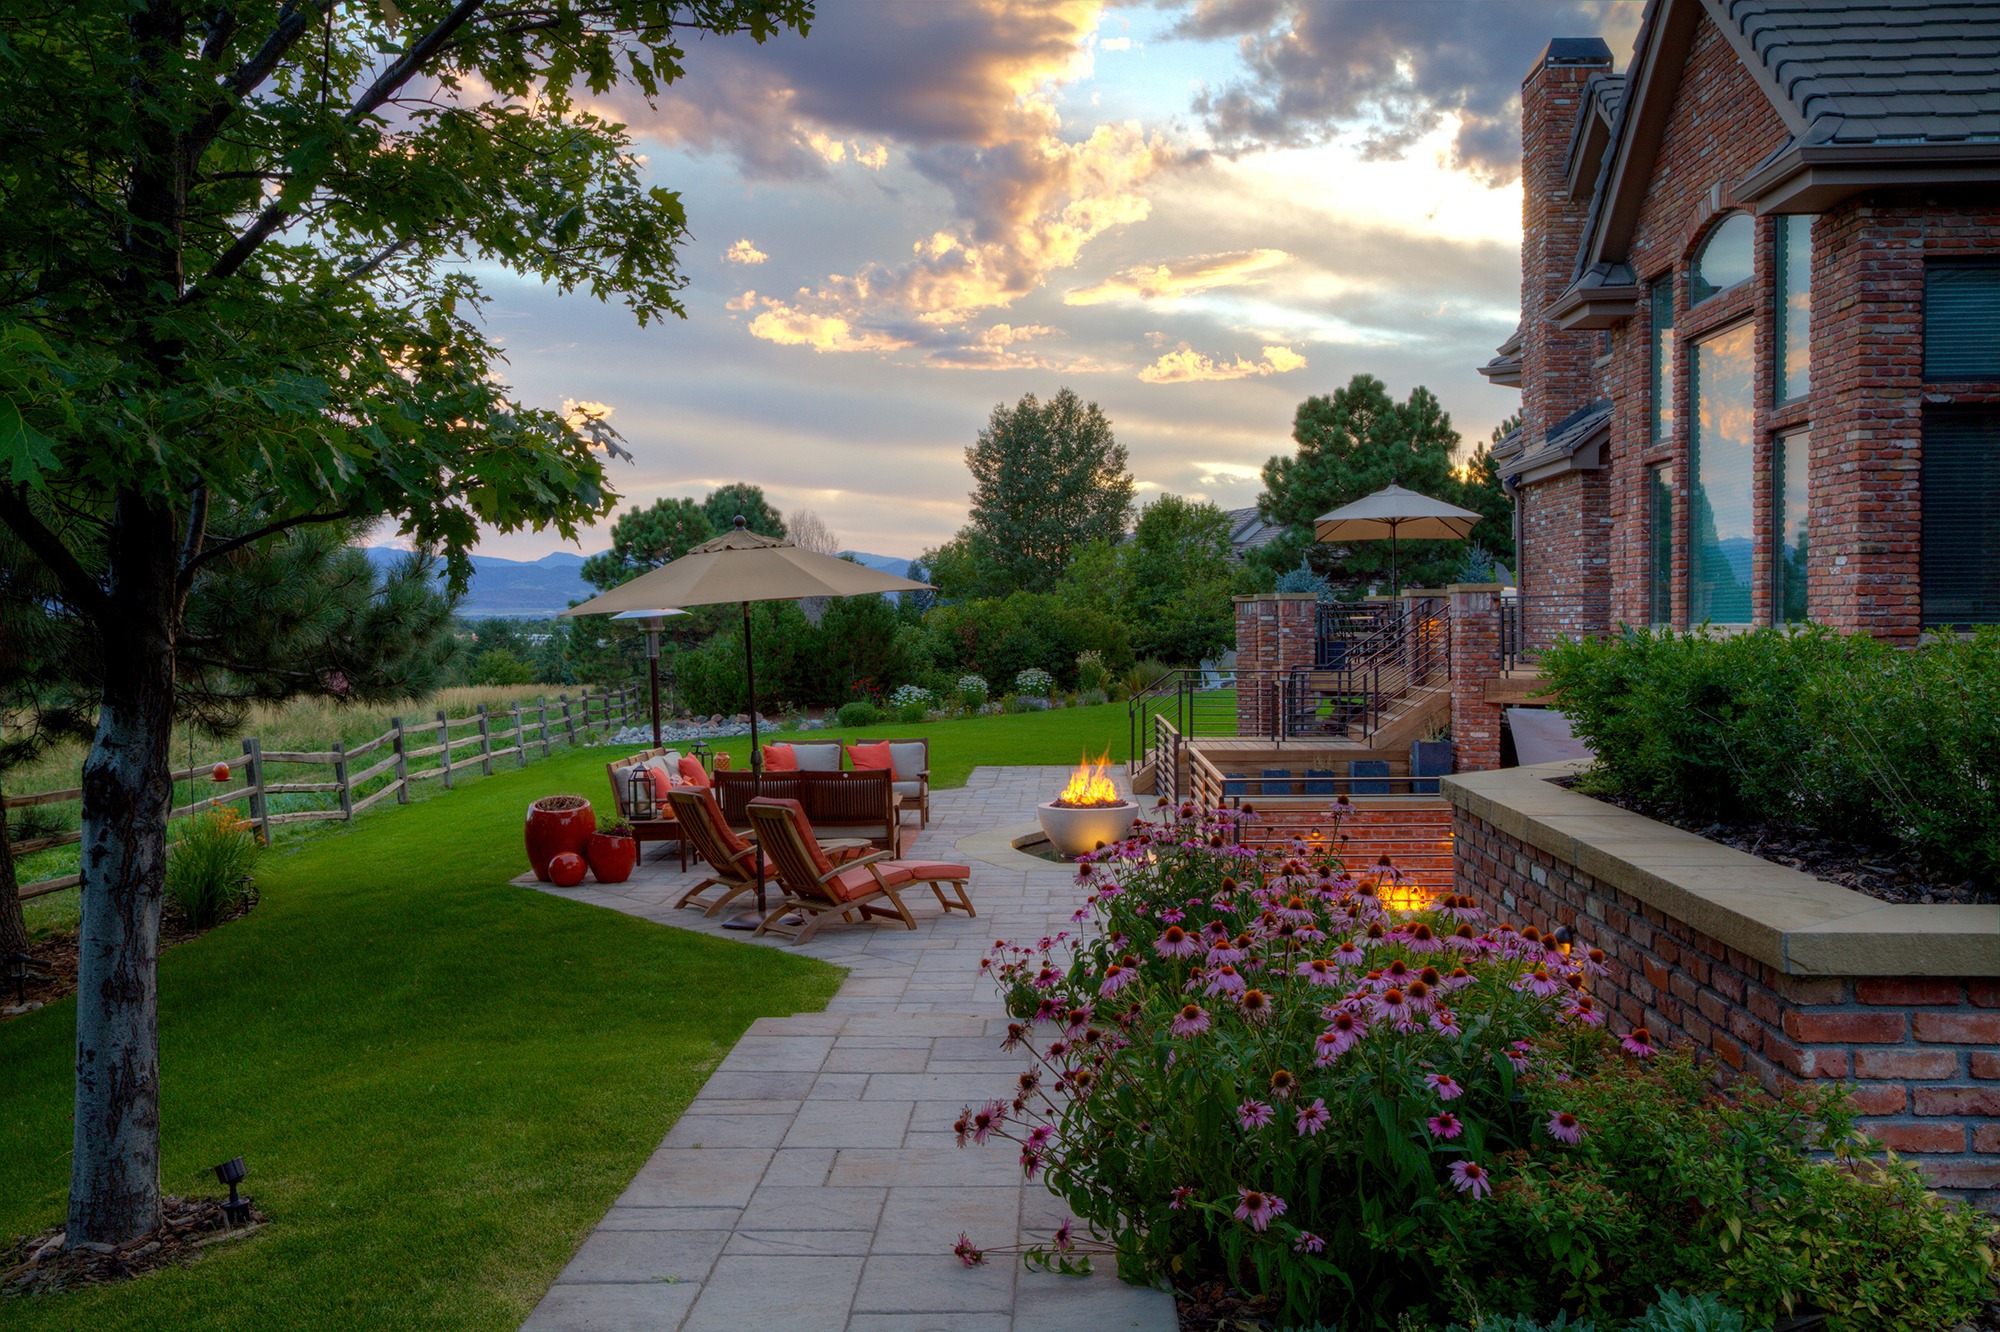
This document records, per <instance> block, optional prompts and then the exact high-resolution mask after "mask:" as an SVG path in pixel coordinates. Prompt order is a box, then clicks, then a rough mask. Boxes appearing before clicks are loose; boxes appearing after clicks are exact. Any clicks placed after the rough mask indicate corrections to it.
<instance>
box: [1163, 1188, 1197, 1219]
mask: <svg viewBox="0 0 2000 1332" xmlns="http://www.w3.org/2000/svg"><path fill="white" fill-rule="evenodd" d="M1193 1196H1194V1190H1193V1189H1192V1188H1191V1187H1189V1186H1188V1185H1186V1184H1182V1185H1179V1186H1177V1187H1176V1188H1175V1189H1174V1191H1173V1192H1172V1193H1169V1194H1168V1195H1167V1210H1168V1211H1169V1212H1178V1211H1180V1210H1181V1204H1182V1203H1184V1202H1186V1201H1187V1200H1188V1199H1189V1198H1192V1197H1193Z"/></svg>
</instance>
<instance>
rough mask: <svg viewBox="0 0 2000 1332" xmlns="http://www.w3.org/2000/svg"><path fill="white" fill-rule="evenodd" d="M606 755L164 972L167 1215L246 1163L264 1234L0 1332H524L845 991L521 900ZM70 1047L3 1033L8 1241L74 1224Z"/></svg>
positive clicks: (297, 886) (319, 882) (275, 868)
mask: <svg viewBox="0 0 2000 1332" xmlns="http://www.w3.org/2000/svg"><path fill="white" fill-rule="evenodd" d="M1100 711H1102V710H1100ZM1014 720H1016V719H1012V718H1005V719H995V721H996V722H1012V721H1014ZM1025 720H1030V721H1032V720H1038V719H1025ZM969 725H971V724H969ZM998 734H1001V735H1009V734H1012V731H1011V730H1010V729H1009V728H1007V727H1005V726H1002V727H1000V728H998ZM1051 743H1053V741H1051ZM1010 752H1011V751H1010ZM605 753H606V752H605V751H603V750H588V749H586V750H579V751H576V752H573V753H569V754H559V755H558V756H557V757H555V758H554V759H551V760H549V761H547V762H536V763H534V764H533V765H531V766H530V767H528V768H527V769H525V770H520V771H513V772H504V773H501V774H499V775H496V776H494V777H491V778H487V779H483V780H479V781H476V782H472V783H470V784H467V785H464V786H461V787H460V789H458V790H456V791H453V792H450V793H444V792H437V793H435V794H434V795H433V796H432V798H429V799H424V800H421V801H419V802H417V803H415V804H412V805H410V806H408V807H402V808H398V807H395V806H389V807H384V808H380V809H377V810H371V811H369V812H368V813H367V814H365V815H363V816H362V818H361V819H359V820H358V821H356V823H355V824H354V825H353V826H352V827H348V828H336V829H331V830H328V831H325V832H323V833H317V834H314V835H308V836H300V837H292V836H289V835H281V836H280V838H279V842H278V846H277V848H276V849H275V850H274V851H273V852H272V853H270V854H269V855H268V856H267V857H266V858H265V861H264V863H263V866H262V869H261V871H260V875H259V886H260V889H261V891H262V900H261V901H260V903H259V905H258V907H257V909H256V910H255V911H254V912H252V913H251V914H250V915H249V916H247V917H245V918H244V919H242V920H240V921H237V922H235V923H232V924H229V925H226V926H224V927H222V928H221V929H218V930H216V931H215V932H214V933H212V934H209V935H207V936H205V937H203V938H201V939H197V940H195V941H193V942H191V943H187V944H184V945H181V946H179V947H176V948H173V949H171V950H169V951H168V952H167V954H166V955H165V957H164V958H163V960H162V962H161V966H160V978H161V1003H160V1013H161V1017H160V1040H161V1053H162V1064H163V1069H164V1073H163V1077H164V1082H163V1104H162V1111H161V1119H162V1136H163V1138H164V1153H165V1157H164V1161H165V1164H164V1169H163V1172H162V1174H163V1179H164V1182H165V1185H166V1188H167V1191H168V1192H170V1193H189V1194H197V1193H213V1192H216V1191H217V1189H216V1185H215V1181H214V1179H213V1177H212V1176H211V1175H210V1174H209V1173H208V1167H209V1166H211V1165H213V1164H214V1163H216V1162H218V1161H221V1160H223V1159H225V1158H227V1157H230V1156H234V1155H237V1154H239V1153H240V1154H242V1155H243V1156H244V1157H246V1158H247V1160H248V1163H249V1167H250V1178H249V1180H248V1182H247V1184H246V1186H245V1187H246V1189H247V1191H248V1192H249V1193H250V1194H251V1195H252V1196H253V1197H255V1198H256V1200H257V1201H258V1203H259V1204H260V1205H261V1206H262V1207H264V1208H265V1210H267V1211H268V1212H269V1213H270V1214H271V1215H272V1217H273V1218H274V1222H275V1224H274V1225H273V1226H272V1227H271V1229H270V1230H269V1231H267V1232H266V1233H264V1234H262V1235H260V1236H257V1237H255V1238H252V1239H250V1240H248V1241H246V1242H244V1243H243V1244H241V1245H240V1246H225V1247H224V1248H222V1249H219V1250H217V1251H216V1252H215V1253H214V1254H212V1255H211V1256H210V1257H208V1258H207V1259H206V1260H204V1261H203V1262H201V1263H199V1264H197V1265H195V1266H194V1267H192V1268H188V1269H183V1270H177V1271H169V1272H163V1273H159V1274H156V1275H153V1276H150V1277H147V1278H145V1279H143V1280H141V1281H139V1282H136V1283H133V1284H129V1285H126V1286H120V1287H109V1288H101V1289H97V1290H92V1291H88V1292H85V1293H82V1294H78V1295H72V1296H65V1297H62V1298H60V1299H58V1300H46V1301H41V1300H38V1301H11V1300H10V1301H6V1302H5V1303H0V1325H4V1326H6V1327H8V1328H9V1329H42V1328H47V1329H55V1328H63V1329H70V1328H79V1327H87V1328H89V1329H91V1332H108V1330H109V1329H115V1328H135V1329H136V1328H182V1327H188V1328H191V1327H196V1326H199V1327H202V1328H205V1329H206V1328H243V1329H260V1330H261V1329H271V1328H288V1327H298V1328H332V1327H338V1328H350V1327H354V1328H362V1327H367V1328H374V1327H380V1328H399V1329H400V1328H429V1327H436V1328H512V1327H514V1326H515V1325H516V1324H518V1323H519V1321H520V1320H521V1319H522V1318H523V1317H524V1316H525V1315H526V1313H527V1311H528V1310H529V1309H530V1308H531V1307H532V1306H533V1305H534V1303H535V1301H536V1300H537V1299H539V1298H540V1296H541V1294H542V1292H543V1290H544V1289H546V1287H547V1286H548V1284H549V1282H550V1281H551V1280H553V1279H554V1277H555V1275H556V1273H557V1272H558V1271H560V1270H561V1268H562V1265H563V1263H564V1262H565V1261H567V1260H568V1258H569V1256H570V1254H571V1253H572V1251H573V1250H574V1249H575V1247H576V1245H577V1244H578V1243H579V1242H580V1241H581V1240H582V1238H583V1236H584V1235H585V1234H587V1233H588V1232H589V1230H590V1227H591V1226H592V1225H593V1224H594V1223H595V1222H596V1221H597V1219H598V1218H599V1217H600V1216H602V1214H603V1213H604V1210H605V1208H606V1207H607V1206H609V1205H610V1203H611V1201H612V1200H613V1199H614V1198H615V1197H616V1196H617V1195H618V1194H619V1193H620V1192H621V1191H622V1190H623V1189H624V1187H625V1185H626V1183H627V1182H628V1181H629V1180H630V1178H631V1176H632V1175H633V1173H634V1172H635V1171H636V1170H637V1169H638V1168H639V1165H640V1164H641V1163H642V1162H643V1161H644V1160H645V1159H646V1156H647V1155H648V1154H649V1153H650V1152H651V1151H652V1150H653V1148H654V1147H655V1146H656V1145H657V1144H658V1142H659V1140H660V1138H661V1136H662V1134H664V1133H665V1131H666V1129H667V1128H668V1126H669V1125H670V1124H671V1123H672V1122H673V1120H674V1118H675V1116H677V1115H678V1114H679V1113H680V1112H681V1110H682V1109H683V1108H685V1106H686V1105H687V1103H688V1101H689V1100H690V1099H691V1098H692V1097H693V1096H694V1094H695V1092H696V1091H697V1090H698V1089H699V1088H700V1086H701V1084H702V1082H703V1081H704V1080H705V1079H706V1077H707V1075H708V1072H709V1070H710V1069H711V1068H712V1067H713V1066H714V1064H715V1063H716V1061H718V1060H719V1059H720V1058H721V1057H722V1056H723V1055H724V1054H725V1053H726V1052H727V1051H728V1050H729V1048H730V1046H731V1045H733V1044H734V1043H735V1041H736V1038H737V1036H738V1035H740V1034H741V1032H742V1031H743V1029H744V1027H746V1026H747V1025H748V1024H749V1023H750V1022H751V1021H752V1020H753V1019H755V1018H757V1017H759V1016H762V1015H765V1014H783V1013H791V1012H795V1011H799V1010H812V1009H818V1008H821V1007H822V1006H824V1004H825V1002H826V1000H827V999H828V997H830V996H831V994H832V993H833V991H834V989H835V987H836V986H837V985H838V983H839V979H840V973H839V972H838V971H837V970H836V969H834V968H832V967H828V966H826V965H824V964H822V963H818V962H815V961H812V960H810V959H807V958H801V957H795V956H790V955H787V954H785V953H782V952H779V951H775V950H771V949H765V948H753V947H746V946H744V945H742V944H738V943H733V942H727V941H716V940H710V939H706V938H703V937H701V936H699V935H695V934H689V933H684V932H681V931H678V930H673V929H669V928H665V927H662V926H658V925H653V924H649V923H647V922H645V921H641V920H637V919H634V918H632V917H628V916H623V915H619V914H617V913H615V912H610V911H604V910H599V909H596V908H592V907H587V906H581V905H578V904H576V903H571V902H565V901H562V900H559V899H557V898H553V897H549V896H546V895H543V894H541V893H537V892H533V891H530V890H526V889H520V888H514V887H510V886H509V885H508V883H507V880H508V879H509V878H511V877H512V876H514V875H515V874H517V873H520V872H521V871H522V870H523V869H524V868H525V867H526V861H525V857H524V855H523V852H522V849H521V820H522V811H523V809H524V807H525V806H526V804H527V802H528V801H529V800H530V799H532V798H533V797H535V796H537V795H541V794H545V793H547V792H550V791H556V790H563V789H569V790H580V791H584V792H587V793H589V794H590V795H591V797H592V798H593V800H595V799H597V798H598V797H599V795H600V794H601V792H600V791H599V788H600V787H602V786H603V785H604V768H603V764H604V761H605ZM1070 757H1072V758H1073V757H1074V754H1073V753H1072V754H1071V755H1070ZM1000 761H1014V760H1005V759H1003V760H1000ZM958 780H961V781H962V780H963V777H962V776H961V777H960V778H959V779H958ZM74 1025H75V1009H74V1006H73V1004H72V1003H71V1002H67V1001H66V1002H64V1003H61V1004H56V1005H52V1006H51V1007H49V1008H47V1009H44V1010H42V1011H40V1012H37V1013H34V1014H30V1015H29V1016H27V1017H25V1018H22V1019H19V1020H16V1021H12V1022H8V1023H5V1024H0V1070H4V1074H0V1143H4V1144H5V1147H4V1150H0V1237H7V1236H13V1235H17V1234H21V1233H25V1232H29V1231H33V1230H39V1229H42V1228H44V1227H46V1226H50V1225H53V1224H55V1223H56V1222H57V1221H59V1220H60V1219H61V1216H62V1211H63V1199H64V1196H65V1191H66V1187H67V1183H68V1152H69V1146H70V1125H69V1113H70V1096H71V1089H70V1079H71V1065H72V1059H73V1053H72V1039H73V1031H74Z"/></svg>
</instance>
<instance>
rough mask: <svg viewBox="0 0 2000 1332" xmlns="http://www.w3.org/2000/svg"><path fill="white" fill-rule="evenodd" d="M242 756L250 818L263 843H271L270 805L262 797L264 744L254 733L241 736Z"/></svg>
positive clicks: (267, 844) (266, 844)
mask: <svg viewBox="0 0 2000 1332" xmlns="http://www.w3.org/2000/svg"><path fill="white" fill-rule="evenodd" d="M243 757H244V759H245V761H246V762H247V763H248V764H249V767H250V818H251V820H252V821H254V822H255V823H256V825H257V835H258V836H259V837H261V838H263V839H264V845H265V846H269V845H270V844H271V806H270V803H269V802H268V801H267V800H266V799H265V798H264V746H263V744H262V743H261V742H259V741H258V739H257V737H256V736H254V735H246V736H244V737H243Z"/></svg>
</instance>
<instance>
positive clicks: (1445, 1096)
mask: <svg viewBox="0 0 2000 1332" xmlns="http://www.w3.org/2000/svg"><path fill="white" fill-rule="evenodd" d="M1424 1086H1426V1087H1429V1088H1430V1089H1431V1090H1432V1091H1434V1092H1436V1093H1437V1098H1438V1099H1439V1100H1440V1101H1456V1100H1457V1099H1458V1098H1459V1097H1461V1096H1463V1095H1465V1088H1463V1087H1461V1086H1459V1085H1458V1079H1457V1078H1454V1077H1453V1076H1452V1075H1451V1074H1449V1073H1426V1074H1424Z"/></svg>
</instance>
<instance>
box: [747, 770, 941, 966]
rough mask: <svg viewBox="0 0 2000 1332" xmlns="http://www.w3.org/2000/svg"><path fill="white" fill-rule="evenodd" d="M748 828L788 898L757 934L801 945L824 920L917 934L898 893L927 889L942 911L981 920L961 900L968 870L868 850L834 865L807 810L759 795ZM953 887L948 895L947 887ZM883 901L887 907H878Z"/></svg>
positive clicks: (753, 804) (765, 918)
mask: <svg viewBox="0 0 2000 1332" xmlns="http://www.w3.org/2000/svg"><path fill="white" fill-rule="evenodd" d="M748 811H749V814H750V824H751V827H752V828H754V829H755V830H756V834H757V842H758V845H760V846H762V847H763V848H764V849H765V851H766V853H767V854H768V855H769V856H770V858H771V863H772V864H773V865H775V866H776V867H777V872H778V885H779V887H781V888H782V889H783V890H784V894H785V900H784V902H783V903H781V904H780V905H779V906H778V907H777V909H776V910H774V911H772V912H771V913H770V914H769V915H767V916H765V917H764V921H763V923H762V924H760V925H759V926H758V927H757V933H758V934H766V933H770V934H783V935H786V936H788V937H790V938H791V940H792V942H794V943H804V942H806V941H807V940H808V939H810V938H812V937H813V935H814V934H816V933H818V932H819V927H820V926H822V925H824V924H825V923H826V922H827V920H828V919H829V918H836V917H837V918H839V919H842V920H854V919H856V918H857V916H858V918H859V919H862V920H868V919H871V918H875V917H880V918H883V919H890V920H900V921H902V922H903V924H904V925H905V926H906V927H907V928H909V929H912V930H914V929H915V928H917V920H916V917H915V916H912V915H911V914H910V908H909V907H908V906H907V905H906V904H905V903H904V901H903V898H902V895H901V892H900V891H899V890H900V889H902V888H903V887H906V886H907V885H910V884H913V883H922V884H927V885H929V887H930V890H931V892H933V893H935V894H936V895H937V900H938V904H939V905H940V906H942V907H943V908H944V909H945V910H946V911H948V912H949V911H963V912H964V913H965V914H966V915H968V916H975V915H977V914H979V913H978V912H977V911H975V910H974V909H973V906H972V899H971V898H970V897H968V896H966V891H965V887H966V884H967V883H968V882H969V881H970V880H971V878H972V868H971V866H969V865H955V864H949V863H946V862H943V861H934V860H894V859H891V858H890V854H889V852H887V851H871V852H869V853H868V854H866V855H862V856H858V857H856V858H854V859H852V860H848V861H845V862H836V861H835V860H834V859H833V858H832V857H831V856H830V855H828V854H827V852H828V850H829V848H828V847H827V846H826V845H825V844H823V843H821V842H820V841H819V840H818V839H817V838H816V837H815V836H814V835H813V830H812V824H811V823H810V822H808V821H807V819H806V815H805V810H804V809H803V808H801V807H800V805H799V802H798V801H796V800H780V799H772V798H770V797H768V796H761V797H759V798H757V799H755V800H752V801H751V802H750V803H749V805H748ZM945 884H950V885H951V886H952V890H953V891H952V895H951V896H950V897H947V896H946V895H945V891H944V885H945ZM882 903H886V904H887V905H881V904H882ZM794 912H796V913H798V914H799V915H801V916H803V917H804V919H803V920H802V921H801V922H800V923H799V924H798V925H797V926H788V925H786V924H785V923H784V921H785V918H786V917H788V916H790V915H791V914H792V913H794Z"/></svg>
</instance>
